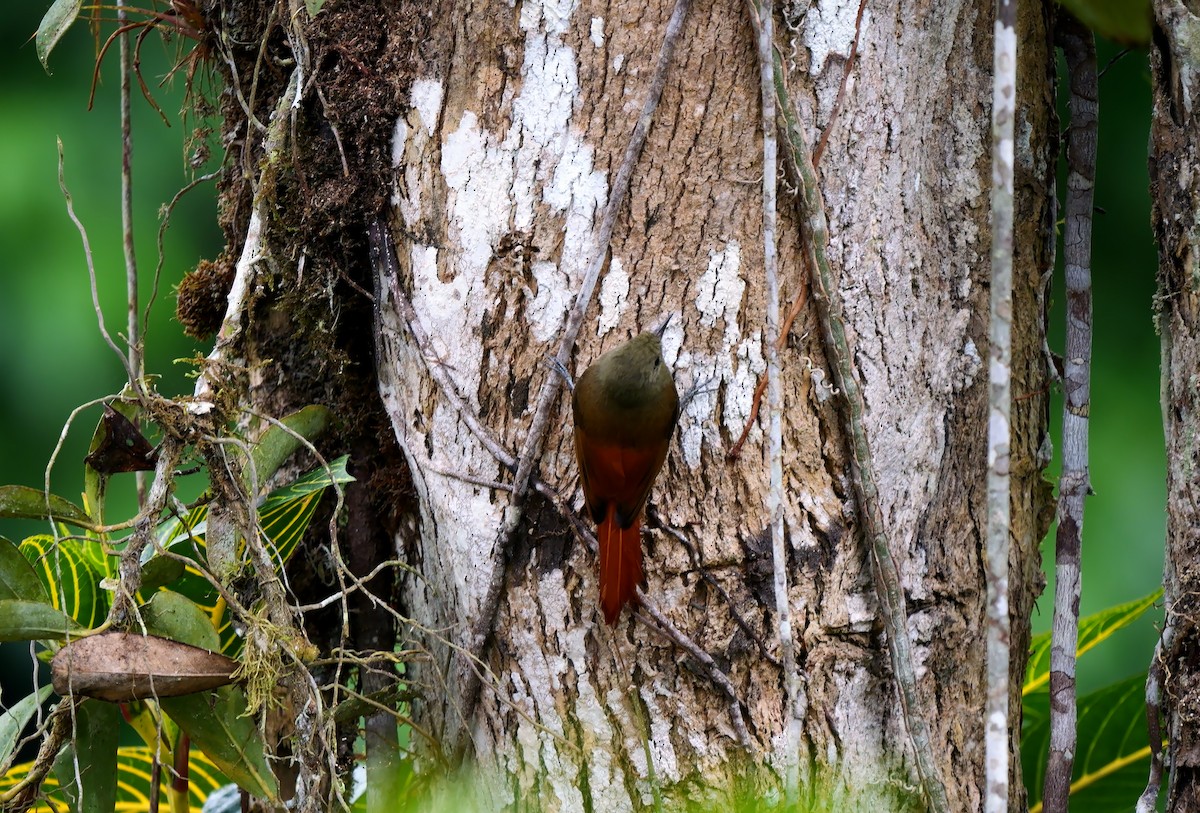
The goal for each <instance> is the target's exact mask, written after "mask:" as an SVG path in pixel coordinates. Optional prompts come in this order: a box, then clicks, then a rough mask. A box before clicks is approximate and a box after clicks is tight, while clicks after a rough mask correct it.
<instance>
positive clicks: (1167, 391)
mask: <svg viewBox="0 0 1200 813" xmlns="http://www.w3.org/2000/svg"><path fill="white" fill-rule="evenodd" d="M1155 16H1156V18H1157V22H1158V26H1159V27H1158V29H1157V30H1156V32H1155V40H1154V44H1153V47H1152V48H1151V51H1150V55H1151V58H1150V63H1151V67H1152V70H1153V74H1154V109H1153V119H1152V123H1151V130H1150V186H1151V200H1152V202H1153V207H1154V209H1153V220H1154V228H1155V236H1156V238H1157V240H1156V242H1157V243H1158V247H1159V249H1158V250H1159V267H1158V297H1157V305H1158V329H1159V333H1160V335H1161V337H1162V410H1163V427H1164V432H1165V435H1166V442H1167V552H1166V564H1165V575H1164V589H1165V594H1166V615H1167V626H1166V628H1165V629H1164V632H1163V641H1162V644H1161V647H1162V652H1161V658H1162V667H1163V668H1162V674H1163V675H1164V683H1163V701H1164V707H1165V710H1166V731H1165V732H1164V733H1165V734H1166V736H1167V738H1168V740H1169V747H1168V753H1169V755H1170V756H1169V759H1170V762H1169V764H1168V769H1169V770H1170V790H1169V794H1168V799H1167V809H1168V810H1169V811H1189V810H1196V809H1198V808H1200V748H1198V747H1197V743H1200V656H1198V654H1197V653H1198V652H1200V626H1197V621H1196V619H1197V618H1200V615H1198V612H1200V568H1198V567H1197V563H1198V562H1200V533H1197V529H1198V528H1200V509H1198V508H1197V505H1198V503H1197V499H1198V498H1200V480H1198V476H1197V462H1198V461H1200V449H1198V447H1197V438H1198V437H1200V411H1198V410H1200V382H1198V380H1197V376H1196V371H1197V370H1198V369H1200V265H1198V263H1200V252H1198V251H1197V249H1198V248H1200V220H1198V212H1200V172H1198V171H1197V170H1198V169H1200V108H1198V107H1197V99H1200V96H1198V94H1200V73H1198V71H1197V69H1198V68H1200V63H1198V61H1197V60H1198V54H1200V50H1198V48H1200V17H1198V16H1197V15H1196V14H1195V13H1194V12H1193V11H1191V10H1189V8H1188V7H1187V6H1185V4H1183V3H1182V2H1173V1H1172V0H1163V1H1162V2H1157V3H1155Z"/></svg>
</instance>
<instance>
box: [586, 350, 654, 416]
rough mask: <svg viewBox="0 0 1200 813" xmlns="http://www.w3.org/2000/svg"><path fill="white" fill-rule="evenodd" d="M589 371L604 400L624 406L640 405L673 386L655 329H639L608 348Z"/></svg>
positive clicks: (587, 372)
mask: <svg viewBox="0 0 1200 813" xmlns="http://www.w3.org/2000/svg"><path fill="white" fill-rule="evenodd" d="M589 374H591V376H592V377H594V378H595V379H596V382H595V386H596V387H597V388H598V389H599V391H600V392H602V393H604V397H605V399H606V400H609V401H611V402H613V403H614V405H617V406H620V407H625V408H630V407H638V406H641V405H643V404H645V403H646V401H648V400H652V399H654V398H657V397H659V396H660V395H661V394H662V393H663V391H664V390H666V389H667V388H670V389H672V390H674V389H675V383H674V381H673V380H672V379H671V372H670V371H669V370H668V369H667V363H666V362H665V361H663V357H662V340H661V339H660V338H659V337H658V334H657V333H642V334H640V335H638V336H635V337H634V338H632V339H630V340H629V341H628V342H626V343H625V344H623V345H621V346H620V347H616V348H613V349H612V350H609V351H608V352H607V353H605V354H604V355H603V356H601V357H600V358H598V359H596V360H595V361H594V362H593V363H592V366H591V367H589V368H588V369H587V371H586V372H584V376H588V375H589ZM580 382H581V383H582V379H580Z"/></svg>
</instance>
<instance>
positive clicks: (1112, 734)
mask: <svg viewBox="0 0 1200 813" xmlns="http://www.w3.org/2000/svg"><path fill="white" fill-rule="evenodd" d="M1160 598H1162V590H1157V591H1155V592H1153V593H1151V594H1150V595H1148V596H1145V597H1143V598H1140V599H1137V600H1135V601H1130V602H1127V603H1125V604H1119V605H1117V606H1115V607H1110V608H1108V609H1107V610H1102V611H1100V612H1098V613H1096V614H1095V615H1090V616H1087V617H1086V618H1082V619H1080V621H1079V644H1078V647H1077V654H1078V655H1082V654H1084V653H1085V652H1087V651H1089V650H1091V649H1093V648H1094V647H1096V646H1098V645H1099V644H1101V643H1103V642H1104V641H1106V640H1108V639H1109V638H1110V637H1111V636H1112V635H1113V634H1114V633H1115V632H1117V631H1118V630H1120V629H1122V628H1124V627H1127V626H1129V625H1130V624H1132V623H1133V622H1134V621H1136V620H1137V619H1139V618H1141V617H1142V615H1143V614H1145V613H1146V611H1147V610H1149V609H1150V608H1151V607H1153V606H1154V605H1155V603H1156V602H1157V601H1158V600H1159V599H1160ZM1030 648H1031V653H1030V657H1029V666H1028V667H1027V669H1026V672H1025V685H1024V687H1023V689H1022V694H1023V696H1024V704H1023V705H1024V709H1023V710H1024V723H1023V725H1022V727H1021V763H1022V765H1021V768H1022V771H1023V773H1024V778H1025V787H1026V789H1027V791H1028V793H1029V809H1030V813H1041V810H1042V802H1041V798H1042V780H1043V777H1044V776H1045V770H1046V754H1047V752H1048V751H1049V747H1050V693H1049V690H1048V686H1049V682H1050V633H1049V632H1047V633H1043V634H1042V635H1038V636H1036V637H1034V639H1033V641H1032V642H1031V645H1030ZM1145 690H1146V673H1145V672H1144V671H1143V672H1141V673H1140V674H1137V675H1133V676H1132V677H1129V678H1126V679H1125V680H1121V681H1118V682H1116V683H1114V684H1112V685H1111V686H1106V687H1104V688H1103V689H1099V690H1097V691H1094V692H1091V693H1089V694H1085V695H1082V696H1080V697H1079V700H1078V702H1077V708H1078V715H1079V716H1078V724H1077V731H1078V742H1079V753H1078V755H1077V757H1076V759H1075V765H1074V771H1073V774H1072V777H1071V800H1072V802H1075V803H1077V805H1078V806H1079V808H1080V809H1082V810H1088V811H1090V813H1109V812H1110V811H1111V813H1127V811H1129V810H1131V809H1132V808H1133V803H1134V801H1135V800H1136V799H1137V798H1138V796H1139V795H1140V794H1141V792H1142V790H1143V788H1145V787H1146V776H1147V775H1148V773H1149V768H1150V745H1149V743H1148V742H1147V740H1146V691H1145Z"/></svg>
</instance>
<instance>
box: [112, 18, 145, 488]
mask: <svg viewBox="0 0 1200 813" xmlns="http://www.w3.org/2000/svg"><path fill="white" fill-rule="evenodd" d="M125 4H126V0H117V25H124V24H125V20H126V17H127V14H126V10H125ZM147 30H149V29H147ZM129 61H130V53H129V37H128V36H122V37H121V48H120V63H121V243H122V248H123V249H124V253H125V308H126V311H127V313H126V317H127V323H128V326H127V327H126V330H127V331H128V333H127V334H126V336H125V341H126V343H127V344H128V345H129V369H130V370H131V371H132V374H133V375H136V376H137V377H138V378H141V375H142V345H141V341H142V339H141V330H140V328H139V322H138V268H137V253H136V252H135V250H134V246H133V111H132V108H131V102H130V73H132V71H131V68H130V64H129ZM129 384H130V386H132V387H135V391H137V390H136V387H137V386H138V385H137V384H136V383H135V381H134V379H132V378H131V379H130V380H129ZM143 487H144V486H143V483H142V478H141V475H140V474H139V475H138V491H139V497H143V496H144V494H142V493H141V492H142V490H143Z"/></svg>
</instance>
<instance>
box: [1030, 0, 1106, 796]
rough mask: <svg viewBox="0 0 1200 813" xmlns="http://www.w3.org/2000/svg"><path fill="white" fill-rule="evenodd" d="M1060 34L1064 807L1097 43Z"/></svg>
mask: <svg viewBox="0 0 1200 813" xmlns="http://www.w3.org/2000/svg"><path fill="white" fill-rule="evenodd" d="M1056 35H1057V36H1056V38H1057V39H1058V44H1059V45H1060V46H1061V47H1062V49H1063V54H1064V56H1065V57H1066V61H1067V71H1068V73H1069V76H1070V84H1071V97H1070V111H1071V128H1070V131H1069V133H1068V137H1067V201H1066V223H1065V225H1064V232H1063V261H1064V265H1065V267H1066V282H1067V352H1066V357H1065V358H1064V359H1063V428H1062V433H1063V462H1062V477H1061V478H1060V480H1059V488H1058V493H1059V497H1058V533H1057V535H1056V538H1055V553H1054V578H1055V588H1054V626H1053V633H1052V636H1053V637H1052V639H1051V646H1050V752H1049V757H1048V760H1047V763H1046V779H1045V784H1044V785H1043V789H1042V802H1043V806H1044V807H1045V808H1046V809H1047V810H1052V811H1065V810H1067V809H1068V805H1069V801H1068V798H1069V796H1070V793H1071V769H1072V767H1073V766H1074V764H1075V752H1076V739H1077V736H1076V730H1075V715H1076V711H1075V650H1076V647H1077V646H1078V641H1079V593H1080V548H1081V546H1082V543H1083V512H1084V505H1083V504H1084V498H1085V497H1086V496H1087V495H1088V494H1089V493H1090V492H1091V483H1090V480H1089V477H1088V410H1089V409H1090V408H1091V397H1090V385H1091V360H1092V273H1091V261H1092V257H1091V254H1092V197H1093V194H1092V193H1093V190H1094V188H1095V179H1096V117H1097V113H1098V106H1099V88H1098V86H1097V78H1096V40H1095V37H1094V36H1093V34H1092V32H1091V31H1089V30H1088V29H1087V28H1085V27H1084V26H1083V25H1082V24H1081V23H1080V22H1079V21H1078V20H1076V19H1075V18H1074V17H1073V16H1072V15H1071V14H1070V13H1068V12H1066V11H1060V13H1059V15H1058V25H1057V26H1056Z"/></svg>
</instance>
